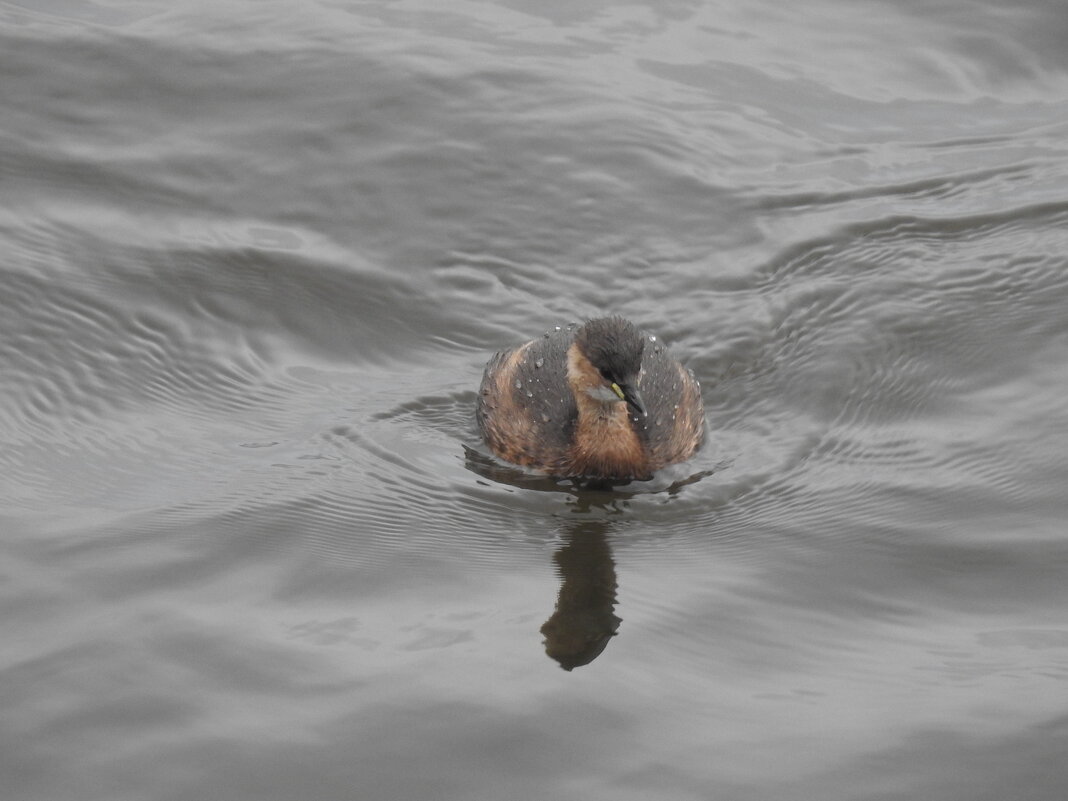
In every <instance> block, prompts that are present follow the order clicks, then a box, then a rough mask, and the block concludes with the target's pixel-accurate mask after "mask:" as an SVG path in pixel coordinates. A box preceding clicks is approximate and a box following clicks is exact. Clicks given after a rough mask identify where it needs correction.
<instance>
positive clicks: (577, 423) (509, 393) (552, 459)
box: [475, 316, 705, 480]
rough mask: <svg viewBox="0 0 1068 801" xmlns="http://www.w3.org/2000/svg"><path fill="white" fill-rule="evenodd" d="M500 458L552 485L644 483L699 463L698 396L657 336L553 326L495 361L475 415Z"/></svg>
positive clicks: (604, 325)
mask: <svg viewBox="0 0 1068 801" xmlns="http://www.w3.org/2000/svg"><path fill="white" fill-rule="evenodd" d="M475 417H476V419H477V420H478V427H479V430H480V431H481V432H482V436H483V438H484V439H485V440H486V444H487V445H489V447H490V450H492V451H493V453H494V454H496V455H497V456H498V457H499V458H500V459H503V460H504V461H507V462H512V463H513V464H519V465H524V466H526V467H530V468H533V469H535V470H539V471H542V472H544V473H547V474H549V475H552V476H566V477H572V478H596V479H619V480H624V479H648V478H651V477H652V474H653V472H654V471H656V470H659V469H660V468H662V467H665V466H666V465H669V464H674V463H675V462H681V461H685V460H686V459H689V458H690V457H691V456H693V454H694V452H695V451H696V450H697V448H698V446H699V445H700V444H701V441H702V439H703V437H704V425H705V415H704V406H703V404H702V402H701V389H700V385H699V384H698V382H697V379H696V378H695V377H694V375H693V373H692V372H691V371H689V370H687V369H686V368H685V367H683V366H682V365H681V364H679V362H678V361H676V360H675V359H674V358H673V357H672V356H671V355H670V354H669V353H668V352H667V350H666V349H665V348H664V346H663V345H662V344H661V343H660V341H659V340H658V339H657V338H656V337H655V336H649V335H647V334H643V333H642V332H641V331H640V330H639V329H638V328H637V327H636V326H635V325H634V324H633V323H632V322H630V321H629V320H626V319H624V318H623V317H618V316H617V317H603V318H600V319H596V320H590V321H588V322H586V323H584V324H583V325H575V324H572V325H570V326H567V327H560V326H557V327H556V328H555V329H554V330H553V331H550V332H548V333H546V334H545V336H544V337H541V338H539V339H534V340H531V341H530V342H527V343H525V344H523V345H519V346H517V347H514V348H510V349H508V350H503V351H501V352H499V353H497V354H496V355H495V356H494V357H493V358H492V359H490V360H489V363H488V364H487V365H486V371H485V373H484V374H483V376H482V385H481V387H480V389H479V394H478V402H477V405H476V409H475Z"/></svg>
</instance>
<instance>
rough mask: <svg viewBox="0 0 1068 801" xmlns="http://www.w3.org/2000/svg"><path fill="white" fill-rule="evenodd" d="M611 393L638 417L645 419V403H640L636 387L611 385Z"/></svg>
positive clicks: (640, 398)
mask: <svg viewBox="0 0 1068 801" xmlns="http://www.w3.org/2000/svg"><path fill="white" fill-rule="evenodd" d="M612 391H613V392H615V393H616V395H618V396H619V399H620V400H621V401H624V402H625V403H626V404H627V406H629V407H630V408H631V411H633V412H634V413H635V414H636V415H638V417H645V416H646V414H647V412H646V411H645V403H644V402H643V401H642V396H641V394H640V393H639V392H638V389H637V387H635V386H633V385H632V384H612Z"/></svg>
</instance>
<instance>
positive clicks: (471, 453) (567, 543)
mask: <svg viewBox="0 0 1068 801" xmlns="http://www.w3.org/2000/svg"><path fill="white" fill-rule="evenodd" d="M464 453H465V455H466V465H467V468H468V469H469V470H471V471H473V472H475V473H477V474H478V475H480V476H482V477H483V478H485V479H486V480H488V481H490V482H493V483H494V484H502V485H507V486H511V487H515V488H518V489H524V490H536V491H540V492H563V493H567V494H568V495H569V496H571V497H570V502H569V504H568V505H569V506H571V507H572V509H571V511H572V512H574V514H575V515H576V517H577V518H578V519H579V520H580V521H581V522H576V523H574V524H572V525H571V526H570V527H569V528H568V530H566V531H565V532H564V534H563V544H562V545H561V546H560V548H559V550H557V551H556V553H555V554H553V562H555V563H556V569H557V573H558V574H559V575H560V579H561V584H560V593H559V595H558V597H557V600H556V609H555V610H554V611H553V614H552V615H551V616H550V617H549V619H548V620H547V621H545V625H544V626H542V627H541V633H542V634H543V635H544V636H545V653H547V654H548V655H549V656H550V657H552V658H553V659H555V660H556V661H557V662H559V663H560V666H561V667H562V668H563V669H564V670H573V669H575V668H577V667H581V666H582V665H588V664H589V663H590V662H592V661H593V660H594V659H596V658H597V657H598V656H600V655H601V653H602V652H603V651H604V649H605V647H606V646H607V645H608V641H609V640H610V639H612V637H613V636H615V634H616V633H617V632H618V631H619V624H620V623H621V622H622V620H621V618H619V617H617V616H616V614H615V604H616V588H617V585H616V565H615V561H614V560H613V559H612V550H611V547H610V546H609V544H608V535H609V534H610V533H611V530H612V528H613V526H612V522H611V520H612V518H613V517H615V516H619V515H625V514H626V511H627V507H628V505H629V502H630V501H631V500H632V499H634V498H635V497H637V496H639V495H648V494H663V495H666V496H669V497H670V498H674V497H675V496H677V495H678V494H679V493H680V492H681V491H682V490H683V488H684V487H687V486H689V485H690V484H694V483H696V482H698V481H700V480H701V479H703V478H705V477H706V476H710V475H712V474H713V472H714V471H712V470H703V471H699V472H696V473H692V474H690V475H688V476H685V477H682V478H678V477H676V478H674V479H672V478H671V477H670V476H669V475H666V474H665V475H662V476H659V477H657V478H656V479H654V480H652V481H625V480H598V479H575V478H558V477H552V476H546V475H544V474H540V473H536V472H532V471H528V470H524V469H522V468H519V467H516V466H515V465H509V464H504V463H501V462H499V461H497V460H496V459H494V458H493V457H491V456H488V455H487V454H485V453H484V452H482V451H481V450H478V449H475V448H471V447H468V446H467V445H465V446H464ZM593 516H596V518H595V519H591V517H593Z"/></svg>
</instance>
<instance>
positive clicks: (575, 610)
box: [541, 520, 622, 670]
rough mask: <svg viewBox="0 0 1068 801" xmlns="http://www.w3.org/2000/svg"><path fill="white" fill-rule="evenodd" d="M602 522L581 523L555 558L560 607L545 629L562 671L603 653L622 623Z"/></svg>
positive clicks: (550, 652)
mask: <svg viewBox="0 0 1068 801" xmlns="http://www.w3.org/2000/svg"><path fill="white" fill-rule="evenodd" d="M606 529H607V525H606V523H605V522H604V521H600V520H593V521H588V522H585V523H579V524H578V525H576V526H575V527H574V528H573V529H572V530H571V531H569V532H568V533H567V534H566V535H565V538H564V544H563V546H562V547H561V548H560V549H559V550H558V551H557V552H556V553H555V554H553V562H555V563H556V569H557V572H558V573H559V574H560V578H561V584H560V594H559V596H558V597H557V600H556V609H555V611H554V612H553V614H552V616H551V617H550V618H549V619H548V620H547V621H545V625H544V626H542V627H541V633H542V634H544V635H545V653H547V654H548V655H549V656H551V657H552V658H553V659H555V660H556V661H557V662H559V663H560V667H562V668H563V669H564V670H572V669H574V668H577V667H581V666H582V665H588V664H589V663H590V662H592V661H593V660H594V659H596V658H597V657H598V656H600V655H601V652H602V651H604V649H605V646H606V645H608V641H609V640H610V639H611V638H612V637H613V636H615V634H616V632H617V631H618V630H619V624H620V623H621V622H622V621H621V620H620V618H618V617H617V616H616V614H615V605H616V565H615V562H614V561H613V560H612V551H611V548H609V546H608V538H607V536H606Z"/></svg>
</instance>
